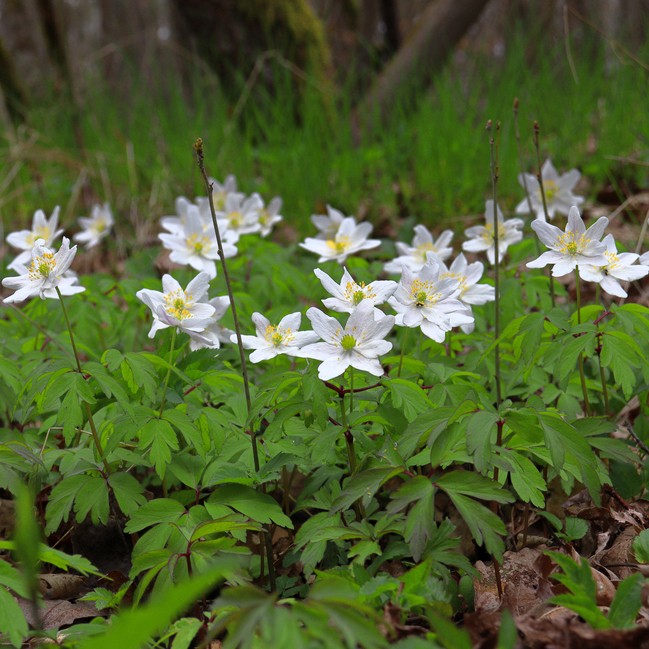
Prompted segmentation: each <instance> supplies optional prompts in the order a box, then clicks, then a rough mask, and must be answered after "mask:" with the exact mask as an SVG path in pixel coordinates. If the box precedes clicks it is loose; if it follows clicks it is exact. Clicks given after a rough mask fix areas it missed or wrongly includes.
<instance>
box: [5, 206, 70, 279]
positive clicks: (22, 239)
mask: <svg viewBox="0 0 649 649" xmlns="http://www.w3.org/2000/svg"><path fill="white" fill-rule="evenodd" d="M59 211H60V208H59V206H58V205H57V206H56V207H55V208H54V211H53V212H52V216H50V218H49V219H48V218H47V217H46V216H45V212H43V210H36V212H34V217H33V219H32V228H31V230H19V231H18V232H11V233H10V234H8V235H7V243H8V244H9V245H10V246H13V247H14V248H18V250H22V251H23V252H21V253H20V254H19V255H18V256H17V257H16V258H15V259H14V260H13V261H12V262H11V263H10V264H9V265H8V266H7V268H10V269H12V270H16V271H17V270H18V268H17V267H18V266H26V265H27V264H28V263H29V260H30V259H31V257H32V254H31V253H32V248H33V247H34V244H35V243H36V241H38V239H42V240H43V242H44V243H43V245H44V246H45V247H46V248H47V247H49V246H51V245H52V244H53V243H54V241H55V240H56V239H58V238H59V237H60V236H61V234H63V230H57V229H56V228H57V226H58V223H59Z"/></svg>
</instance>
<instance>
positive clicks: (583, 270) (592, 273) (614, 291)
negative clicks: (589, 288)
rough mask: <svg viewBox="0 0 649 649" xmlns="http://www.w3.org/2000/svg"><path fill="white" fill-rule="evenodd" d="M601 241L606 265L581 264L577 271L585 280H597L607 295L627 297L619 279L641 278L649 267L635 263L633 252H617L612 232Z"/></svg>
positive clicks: (647, 272) (631, 279) (626, 280)
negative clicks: (603, 246) (604, 249)
mask: <svg viewBox="0 0 649 649" xmlns="http://www.w3.org/2000/svg"><path fill="white" fill-rule="evenodd" d="M602 243H603V244H604V245H605V246H606V252H604V255H606V260H607V263H606V265H604V266H592V265H590V264H583V265H580V266H579V273H580V274H581V276H582V277H583V278H584V279H585V280H586V281H587V282H597V283H598V284H599V285H600V286H601V287H602V290H604V291H606V292H607V293H608V294H609V295H615V296H616V297H628V296H627V292H626V291H625V290H624V289H623V288H622V285H621V284H620V281H623V282H632V281H634V280H636V279H642V278H643V277H646V275H647V274H649V267H648V266H645V265H643V264H636V263H635V262H636V261H637V260H638V257H639V255H636V254H635V253H633V252H620V253H618V251H617V247H616V246H615V239H613V235H612V234H607V235H606V236H605V237H604V238H603V239H602Z"/></svg>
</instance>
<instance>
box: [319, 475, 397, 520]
mask: <svg viewBox="0 0 649 649" xmlns="http://www.w3.org/2000/svg"><path fill="white" fill-rule="evenodd" d="M402 471H403V467H392V466H390V467H374V468H372V469H366V470H365V471H360V472H359V473H355V474H354V475H352V476H351V477H350V478H349V479H348V480H347V482H346V483H345V486H344V487H343V490H342V492H341V494H340V495H339V496H338V497H337V498H336V499H335V500H334V502H333V503H332V505H331V511H332V512H339V511H342V510H343V509H349V508H350V507H351V506H352V505H353V504H354V503H355V502H356V501H357V500H359V499H361V498H367V499H368V500H369V499H370V498H371V497H372V496H374V494H375V493H376V492H377V491H378V489H379V487H381V485H383V484H385V483H386V482H387V481H388V480H390V479H391V478H393V477H394V476H395V475H399V474H400V473H401V472H402Z"/></svg>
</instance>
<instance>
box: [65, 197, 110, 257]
mask: <svg viewBox="0 0 649 649" xmlns="http://www.w3.org/2000/svg"><path fill="white" fill-rule="evenodd" d="M114 224H115V219H114V218H113V212H112V211H111V209H110V205H109V204H108V203H104V204H103V205H99V204H96V205H93V206H92V211H91V213H90V216H89V217H86V216H80V217H79V225H80V226H81V232H77V233H76V234H75V235H74V236H73V237H72V238H73V239H74V240H75V241H76V242H77V243H85V244H86V248H94V247H95V246H96V245H97V244H98V243H99V242H100V241H101V240H102V239H105V238H106V237H107V236H108V235H109V234H110V230H111V228H112V227H113V225H114Z"/></svg>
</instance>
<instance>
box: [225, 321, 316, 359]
mask: <svg viewBox="0 0 649 649" xmlns="http://www.w3.org/2000/svg"><path fill="white" fill-rule="evenodd" d="M301 320H302V315H301V314H300V313H299V312H295V313H289V315H286V316H284V317H283V318H282V319H281V320H280V321H279V324H277V325H273V324H271V323H270V320H268V318H266V317H265V316H263V315H262V314H261V313H253V314H252V321H253V322H254V324H255V329H256V332H257V335H256V336H241V342H242V343H243V347H244V349H254V351H253V352H252V354H250V362H251V363H259V361H267V360H269V359H271V358H275V356H278V355H279V354H287V355H288V356H299V355H300V348H301V347H303V346H304V345H308V344H310V343H313V342H315V341H316V340H318V336H317V335H316V334H315V333H314V332H313V331H299V329H300V322H301ZM230 341H231V342H233V343H234V344H236V343H237V336H236V334H233V335H232V336H230Z"/></svg>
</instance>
